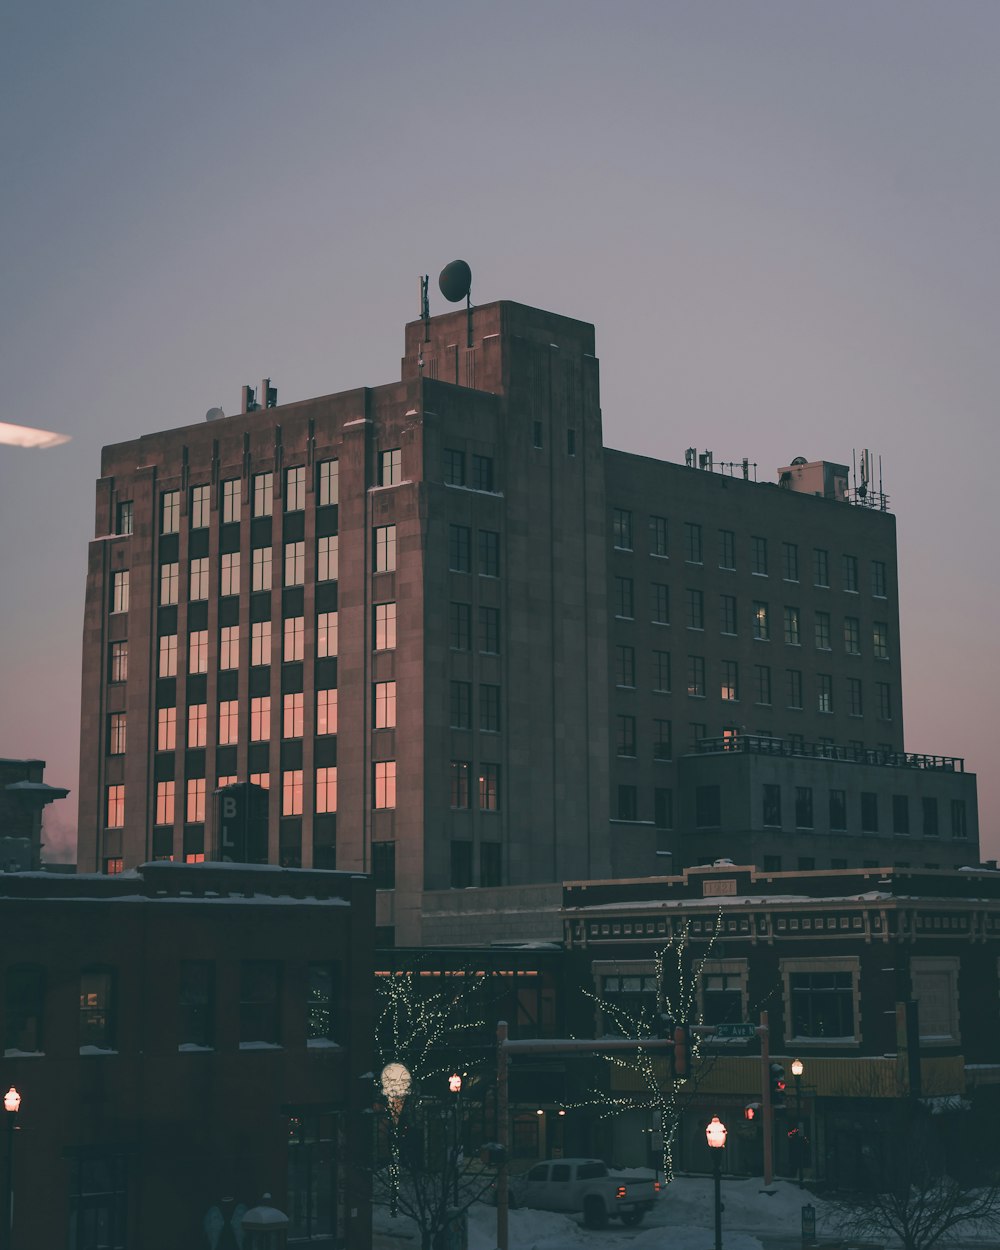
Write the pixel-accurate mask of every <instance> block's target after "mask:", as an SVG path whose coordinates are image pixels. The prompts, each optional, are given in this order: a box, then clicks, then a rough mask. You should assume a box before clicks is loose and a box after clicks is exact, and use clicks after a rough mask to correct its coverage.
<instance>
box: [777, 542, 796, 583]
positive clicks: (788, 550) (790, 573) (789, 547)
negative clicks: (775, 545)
mask: <svg viewBox="0 0 1000 1250" xmlns="http://www.w3.org/2000/svg"><path fill="white" fill-rule="evenodd" d="M781 576H782V577H783V578H784V579H785V581H786V582H797V581H798V580H799V549H798V547H797V546H796V544H795V543H782V544H781Z"/></svg>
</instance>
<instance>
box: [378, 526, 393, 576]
mask: <svg viewBox="0 0 1000 1250" xmlns="http://www.w3.org/2000/svg"><path fill="white" fill-rule="evenodd" d="M395 567H396V527H395V525H379V526H377V527H376V529H375V572H376V573H391V572H392V571H393V570H394V569H395Z"/></svg>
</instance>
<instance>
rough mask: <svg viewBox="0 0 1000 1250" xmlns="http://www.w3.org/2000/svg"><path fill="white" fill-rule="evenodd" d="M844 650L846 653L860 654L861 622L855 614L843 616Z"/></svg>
mask: <svg viewBox="0 0 1000 1250" xmlns="http://www.w3.org/2000/svg"><path fill="white" fill-rule="evenodd" d="M844 650H845V651H846V652H847V654H848V655H860V654H861V622H860V621H859V620H858V618H857V617H856V616H845V617H844Z"/></svg>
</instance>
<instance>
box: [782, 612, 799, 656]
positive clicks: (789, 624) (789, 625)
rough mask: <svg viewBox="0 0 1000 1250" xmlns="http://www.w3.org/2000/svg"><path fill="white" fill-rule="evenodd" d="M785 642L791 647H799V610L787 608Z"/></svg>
mask: <svg viewBox="0 0 1000 1250" xmlns="http://www.w3.org/2000/svg"><path fill="white" fill-rule="evenodd" d="M785 642H786V643H788V645H789V646H791V647H797V646H798V645H799V643H800V635H799V610H798V608H795V607H786V608H785Z"/></svg>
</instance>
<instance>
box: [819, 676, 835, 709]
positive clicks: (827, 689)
mask: <svg viewBox="0 0 1000 1250" xmlns="http://www.w3.org/2000/svg"><path fill="white" fill-rule="evenodd" d="M816 692H817V709H818V710H819V711H820V712H832V711H833V678H832V677H831V676H830V675H829V674H828V673H817V675H816Z"/></svg>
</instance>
